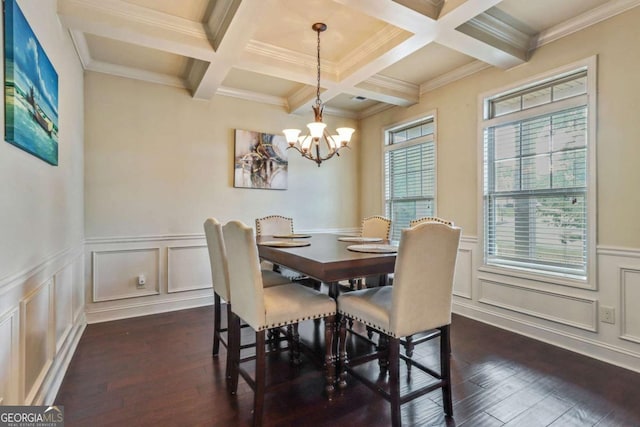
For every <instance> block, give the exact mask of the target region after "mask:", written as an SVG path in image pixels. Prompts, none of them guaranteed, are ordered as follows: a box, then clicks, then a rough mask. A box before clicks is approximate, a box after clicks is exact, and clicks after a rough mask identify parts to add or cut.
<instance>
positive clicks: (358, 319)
mask: <svg viewBox="0 0 640 427" xmlns="http://www.w3.org/2000/svg"><path fill="white" fill-rule="evenodd" d="M340 314H341V315H343V316H345V317H348V318H349V319H353V320H357V321H358V322H360V323H364V324H365V325H367V326H371V327H372V328H374V329H376V330H378V331H380V332H382V333H383V334H385V335H389V336H390V337H392V338H400V337H398V336H396V334H394V333H393V332H390V331H387V330H386V329H384V328H381V327H380V326H378V325H374V324H373V323H371V322H368V321H366V320H364V319H361V318H359V317H357V316H354V315H352V314H348V313H345V312H344V311H340Z"/></svg>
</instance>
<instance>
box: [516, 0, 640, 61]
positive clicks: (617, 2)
mask: <svg viewBox="0 0 640 427" xmlns="http://www.w3.org/2000/svg"><path fill="white" fill-rule="evenodd" d="M639 5H640V0H611V1H609V2H607V3H605V4H603V5H602V6H600V7H596V8H595V9H592V10H589V11H587V12H585V13H583V14H581V15H578V16H576V17H574V18H572V19H569V20H567V21H565V22H563V23H562V24H559V25H556V26H555V27H551V28H548V29H546V30H544V31H541V32H540V33H539V34H538V35H537V36H536V37H534V38H533V40H531V44H530V45H529V50H534V49H537V48H539V47H541V46H544V45H545V44H547V43H551V42H553V41H556V40H558V39H561V38H562V37H565V36H568V35H569V34H572V33H575V32H577V31H580V30H582V29H585V28H587V27H590V26H591V25H594V24H597V23H598V22H601V21H604V20H606V19H609V18H612V17H614V16H616V15H619V14H621V13H623V12H626V11H627V10H630V9H633V8H634V7H636V6H639Z"/></svg>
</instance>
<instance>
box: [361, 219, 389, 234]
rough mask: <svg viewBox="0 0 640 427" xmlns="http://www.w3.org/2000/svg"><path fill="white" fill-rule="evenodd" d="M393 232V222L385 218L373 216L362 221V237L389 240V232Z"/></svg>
mask: <svg viewBox="0 0 640 427" xmlns="http://www.w3.org/2000/svg"><path fill="white" fill-rule="evenodd" d="M390 231H391V220H390V219H389V218H385V217H383V216H378V215H376V216H371V217H368V218H365V219H364V220H363V221H362V229H361V232H360V233H361V236H362V237H377V238H380V239H383V240H389V232H390Z"/></svg>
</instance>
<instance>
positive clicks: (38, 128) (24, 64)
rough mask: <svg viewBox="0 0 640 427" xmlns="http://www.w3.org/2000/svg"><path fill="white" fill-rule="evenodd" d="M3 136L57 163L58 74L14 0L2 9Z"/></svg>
mask: <svg viewBox="0 0 640 427" xmlns="http://www.w3.org/2000/svg"><path fill="white" fill-rule="evenodd" d="M4 67H5V70H4V75H5V83H4V93H5V126H4V131H5V139H6V141H7V142H8V143H10V144H13V145H15V146H16V147H19V148H21V149H23V150H24V151H27V152H28V153H31V154H33V155H35V156H37V157H39V158H41V159H42V160H44V161H45V162H47V163H50V164H52V165H57V164H58V73H56V70H55V69H54V68H53V65H52V64H51V61H49V58H48V57H47V55H46V54H45V53H44V50H43V49H42V46H40V42H38V39H37V38H36V36H35V34H34V33H33V30H32V29H31V27H30V26H29V23H28V22H27V20H26V18H25V17H24V15H23V14H22V11H21V10H20V8H19V7H18V5H17V4H16V0H6V1H5V12H4Z"/></svg>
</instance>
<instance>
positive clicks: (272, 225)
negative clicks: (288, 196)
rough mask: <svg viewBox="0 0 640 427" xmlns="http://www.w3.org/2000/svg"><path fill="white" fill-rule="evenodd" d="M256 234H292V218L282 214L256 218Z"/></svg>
mask: <svg viewBox="0 0 640 427" xmlns="http://www.w3.org/2000/svg"><path fill="white" fill-rule="evenodd" d="M256 234H257V235H258V236H274V235H278V234H293V218H287V217H286V216H282V215H269V216H265V217H262V218H256Z"/></svg>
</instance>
